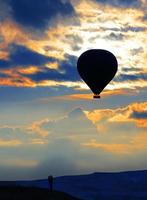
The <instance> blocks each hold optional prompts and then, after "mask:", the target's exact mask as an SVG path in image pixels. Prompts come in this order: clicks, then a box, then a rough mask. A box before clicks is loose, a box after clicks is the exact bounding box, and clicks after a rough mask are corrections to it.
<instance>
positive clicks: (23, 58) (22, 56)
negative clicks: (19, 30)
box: [10, 45, 54, 66]
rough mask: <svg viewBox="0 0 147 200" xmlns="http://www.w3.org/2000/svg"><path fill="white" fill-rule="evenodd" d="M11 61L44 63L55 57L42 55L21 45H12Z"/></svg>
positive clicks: (30, 63) (12, 62) (17, 62)
mask: <svg viewBox="0 0 147 200" xmlns="http://www.w3.org/2000/svg"><path fill="white" fill-rule="evenodd" d="M10 52H11V55H10V61H11V64H14V65H15V66H16V65H23V66H27V65H37V66H40V65H44V64H45V63H47V62H49V61H53V60H54V59H53V58H49V57H47V56H44V55H41V54H39V53H37V52H34V51H32V50H30V49H28V48H26V47H24V46H21V45H12V46H11V48H10Z"/></svg>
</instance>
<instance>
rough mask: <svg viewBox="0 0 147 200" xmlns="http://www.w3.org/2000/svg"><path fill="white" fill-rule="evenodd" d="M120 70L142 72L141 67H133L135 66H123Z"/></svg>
mask: <svg viewBox="0 0 147 200" xmlns="http://www.w3.org/2000/svg"><path fill="white" fill-rule="evenodd" d="M122 70H123V71H124V72H134V73H136V72H142V69H141V68H135V67H133V68H128V67H124V68H123V69H122Z"/></svg>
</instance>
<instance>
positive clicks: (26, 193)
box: [0, 186, 79, 200]
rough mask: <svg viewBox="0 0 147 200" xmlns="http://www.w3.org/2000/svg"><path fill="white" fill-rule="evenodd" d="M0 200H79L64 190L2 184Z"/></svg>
mask: <svg viewBox="0 0 147 200" xmlns="http://www.w3.org/2000/svg"><path fill="white" fill-rule="evenodd" d="M0 199H1V200H35V199H36V200H79V199H77V198H74V197H72V196H70V195H68V194H66V193H64V192H58V191H53V192H49V191H48V190H47V189H43V188H32V187H30V188H29V187H20V186H8V187H6V186H4V187H0Z"/></svg>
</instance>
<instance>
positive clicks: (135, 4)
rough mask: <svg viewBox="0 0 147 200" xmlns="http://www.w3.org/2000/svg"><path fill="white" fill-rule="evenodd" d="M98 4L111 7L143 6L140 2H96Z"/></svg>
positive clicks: (136, 0) (108, 0)
mask: <svg viewBox="0 0 147 200" xmlns="http://www.w3.org/2000/svg"><path fill="white" fill-rule="evenodd" d="M95 1H96V2H98V3H101V4H108V5H111V6H116V7H124V8H128V7H139V6H140V5H141V1H140V0H129V1H128V0H123V1H122V0H95Z"/></svg>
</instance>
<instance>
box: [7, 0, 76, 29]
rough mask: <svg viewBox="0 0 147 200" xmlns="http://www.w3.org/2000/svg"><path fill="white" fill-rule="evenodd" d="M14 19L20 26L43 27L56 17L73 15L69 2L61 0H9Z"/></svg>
mask: <svg viewBox="0 0 147 200" xmlns="http://www.w3.org/2000/svg"><path fill="white" fill-rule="evenodd" d="M9 3H10V6H11V8H12V16H13V18H14V20H15V21H16V22H17V23H19V24H21V25H22V26H27V27H33V28H37V29H44V28H46V27H47V26H48V24H49V22H50V21H51V20H52V19H54V18H55V17H57V16H58V15H60V16H62V17H64V16H65V17H66V16H70V15H74V14H75V11H74V8H73V7H72V5H71V4H70V2H68V1H65V2H63V1H62V0H43V1H42V0H34V1H31V0H9Z"/></svg>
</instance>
